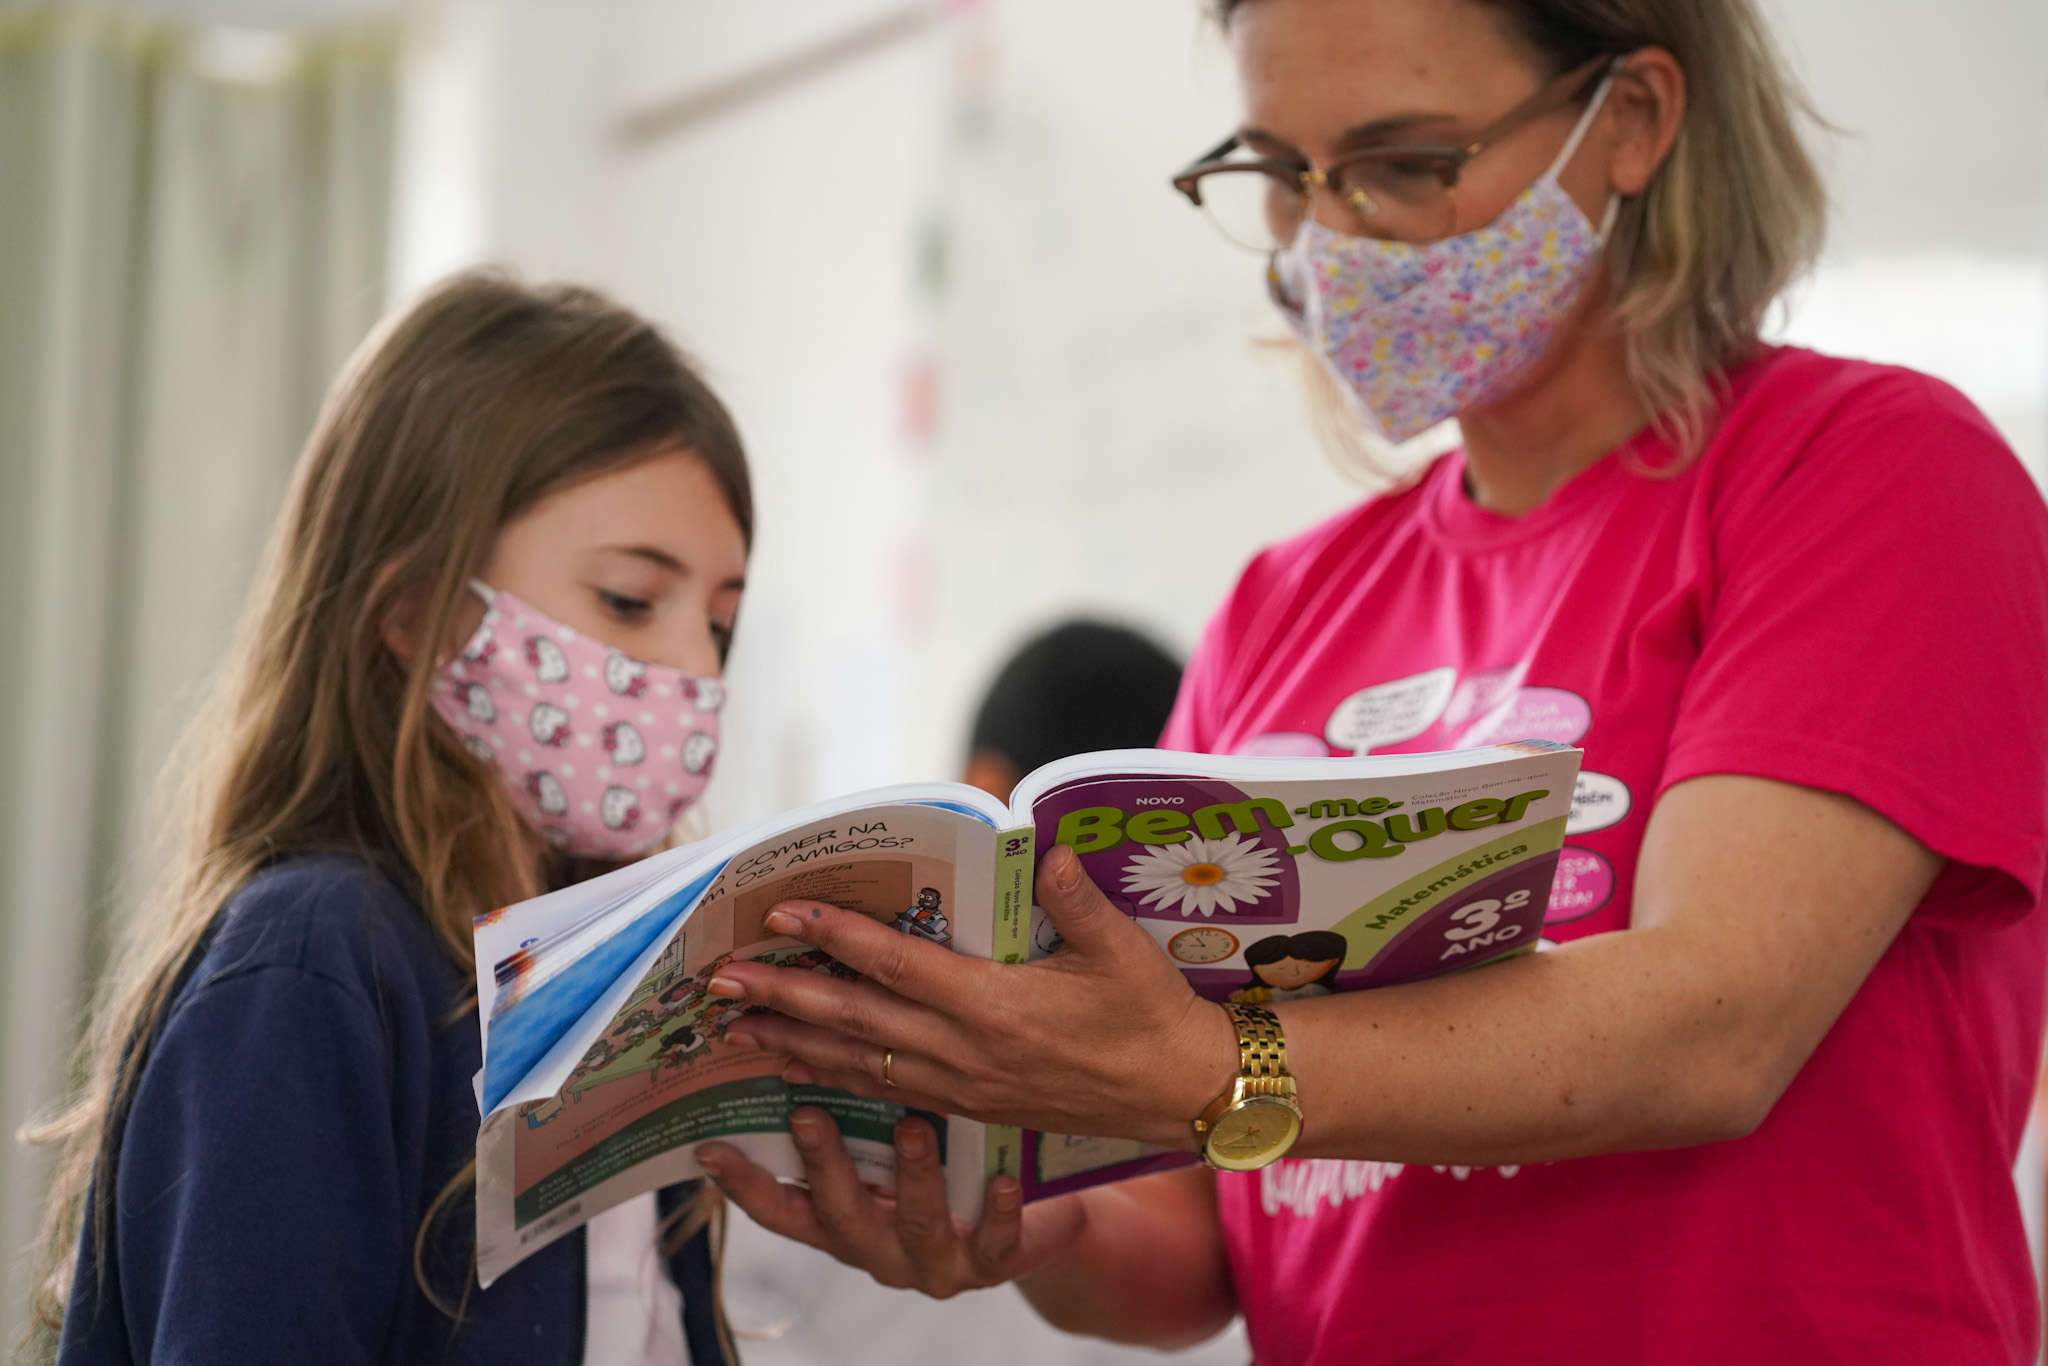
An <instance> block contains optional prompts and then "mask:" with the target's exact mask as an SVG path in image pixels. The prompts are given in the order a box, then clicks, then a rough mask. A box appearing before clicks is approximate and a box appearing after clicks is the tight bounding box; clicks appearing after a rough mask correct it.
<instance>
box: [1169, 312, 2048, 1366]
mask: <svg viewBox="0 0 2048 1366" xmlns="http://www.w3.org/2000/svg"><path fill="white" fill-rule="evenodd" d="M1731 378H1732V382H1733V387H1734V392H1733V397H1732V400H1731V406H1730V408H1729V410H1728V413H1727V416H1726V419H1725V420H1724V421H1723V423H1722V424H1721V426H1720V427H1719V429H1718V431H1717V432H1716V434H1715V436H1714V438H1713V440H1712V442H1711V444H1710V445H1709V446H1708V448H1707V449H1706V451H1705V452H1704V453H1703V454H1702V455H1701V457H1700V458H1699V459H1698V461H1697V462H1696V463H1694V464H1693V465H1692V466H1691V467H1689V468H1688V469H1687V470H1685V472H1684V473H1682V474H1680V475H1678V476H1677V477H1675V478H1655V477H1648V476H1645V475H1643V474H1639V473H1634V472H1632V470H1631V468H1630V466H1628V465H1625V464H1624V463H1623V461H1621V460H1618V459H1616V458H1613V457H1609V458H1607V459H1605V460H1603V461H1601V462H1600V463H1599V464H1597V465H1595V466H1593V467H1592V468H1591V469H1589V470H1587V471H1586V472H1585V473H1583V474H1581V475H1580V476H1579V477H1578V478H1576V479H1574V480H1573V481H1572V482H1571V483H1570V484H1568V485H1566V486H1565V487H1564V488H1563V489H1561V490H1560V491H1559V492H1558V493H1557V494H1556V496H1555V497H1553V498H1552V499H1551V500H1550V501H1549V502H1547V503H1545V504H1544V505H1543V506H1542V507H1540V508H1538V509H1536V510H1535V511H1534V512H1531V513H1530V514H1528V515H1527V516H1525V517H1521V518H1515V519H1510V518H1505V517H1499V516H1495V515H1493V514H1491V513H1488V512H1486V511H1483V510H1481V509H1479V508H1477V507H1475V506H1474V505H1473V504H1472V503H1471V502H1470V501H1469V500H1468V499H1467V498H1466V497H1465V495H1464V492H1463V481H1462V473H1463V460H1462V458H1461V457H1460V456H1459V455H1456V454H1453V455H1449V456H1446V457H1444V458H1443V459H1441V460H1440V461H1438V462H1437V464H1436V466H1435V467H1434V468H1433V469H1432V470H1431V471H1430V472H1429V473H1428V475H1427V477H1425V478H1424V479H1423V481H1422V482H1421V483H1420V484H1418V485H1417V486H1415V487H1413V488H1411V489H1409V490H1407V491H1405V492H1402V493H1399V494H1396V495H1392V496H1388V497H1383V498H1379V499H1375V500H1373V501H1369V502H1367V503H1364V504H1362V505H1361V506H1359V507H1356V508H1353V509H1352V510H1350V511H1348V512H1346V513H1344V514H1342V515H1341V516H1338V517H1336V518H1334V519H1332V520H1330V521H1328V522H1326V523H1324V524H1323V525H1321V526H1319V527H1316V528H1314V529H1313V530H1311V531H1309V532H1307V533H1305V534H1303V535H1301V536H1298V537H1296V538H1294V539H1293V540H1291V541H1288V542H1285V543H1283V544H1281V545H1279V546H1276V547H1274V548H1272V549H1270V550H1268V551H1266V552H1265V553H1263V554H1261V555H1260V556H1259V557H1258V558H1257V559H1255V560H1254V561H1253V562H1252V564H1251V566H1250V567H1249V568H1248V569H1247V570H1246V572H1245V575H1244V577H1243V579H1242V581H1241V582H1240V583H1239V585H1238V587H1237V589H1236V591H1235V592H1234V593H1233V595H1232V596H1231V598H1230V600H1229V601H1228V602H1227V603H1226V604H1225V605H1224V607H1223V609H1222V611H1221V612H1219V613H1218V614H1217V616H1216V618H1215V620H1214V621H1213V622H1212V623H1211V625H1210V627H1209V630H1208V632H1207V634H1206V636H1205V637H1204V639H1203V642H1202V645H1201V648H1200V650H1199V651H1198V652H1197V655H1196V658H1195V660H1194V662H1193V663H1192V664H1191V666H1190V668H1189V671H1188V677H1187V680H1186V683H1185V684H1184V686H1183V689H1182V693H1181V699H1180V704H1179V707H1178V709H1177V710H1176V711H1175V714H1174V717H1173V720H1172V721H1171V722H1170V723H1169V725H1168V727H1167V732H1166V736H1165V739H1164V741H1163V743H1164V744H1167V745H1169V746H1172V747H1176V748H1181V749H1189V750H1197V751H1204V752H1212V753H1225V754H1228V753H1300V754H1326V753H1331V752H1336V753H1350V752H1363V751H1365V750H1368V749H1370V750H1374V751H1403V750H1425V749H1443V748H1452V747H1457V746H1460V745H1470V744H1477V743H1483V742H1486V741H1489V740H1492V739H1507V738H1515V737H1519V736H1529V735H1535V736H1542V737H1545V738H1548V739H1553V740H1559V741H1568V742H1575V743H1578V744H1580V745H1582V746H1583V747H1584V749H1585V752H1586V758H1585V767H1586V770H1587V772H1586V776H1585V778H1584V779H1583V781H1582V782H1581V785H1580V788H1579V791H1578V793H1577V798H1576V801H1575V808H1574V816H1573V819H1572V826H1571V829H1570V831H1569V833H1568V834H1567V837H1566V844H1567V847H1566V849H1565V853H1564V858H1563V861H1562V863H1561V865H1560V869H1559V874H1558V880H1557V883H1556V886H1555V890H1554V892H1553V896H1552V901H1551V915H1550V922H1549V925H1548V927H1547V929H1546V933H1547V935H1548V936H1549V937H1550V938H1552V939H1556V940H1560V941H1562V940H1569V939H1575V938H1578V937H1580V936H1582V935H1588V934H1601V933H1607V932H1610V931H1615V930H1621V929H1624V928H1626V927H1627V925H1628V923H1629V901H1630V891H1631V886H1632V882H1633V879H1634V876H1635V869H1636V856H1637V849H1638V846H1639V845H1640V843H1641V840H1642V834H1643V828H1644V822H1645V821H1646V819H1647V818H1648V815H1649V813H1650V810H1651V808H1652V807H1653V806H1655V805H1656V802H1657V799H1658V797H1659V796H1660V795H1661V794H1662V793H1663V791H1664V790H1665V789H1666V788H1667V787H1669V786H1671V785H1672V784H1673V783H1676V782H1680V781H1682V780H1684V779H1687V778H1692V777H1697V776H1700V775H1702V774H1711V773H1740V774H1753V775H1756V776H1760V777H1766V778H1775V779H1778V780H1780V781H1783V782H1790V783H1799V784H1802V785H1805V786H1808V787H1815V788H1822V789H1826V790H1829V791H1834V792H1842V793H1847V794H1848V795H1850V796H1852V797H1854V798H1856V799H1857V800H1859V801H1861V802H1863V803H1864V804H1866V805H1868V806H1870V807H1872V808H1874V809H1875V810H1877V811H1879V812H1881V813H1883V814H1884V815H1885V816H1887V817H1889V818H1890V819H1892V820H1893V821H1895V822H1897V823H1898V824H1899V825H1900V826H1902V827H1904V828H1905V829H1906V830H1907V831H1909V832H1910V833H1912V834H1913V835H1914V836H1915V837H1916V838H1918V839H1920V840H1921V841H1922V842H1924V843H1925V844H1927V845H1928V846H1929V847H1931V848H1933V849H1934V850H1936V851H1937V852H1939V853H1941V854H1943V855H1945V856H1947V858H1948V859H1949V860H1950V862H1949V863H1948V864H1947V865H1945V867H1944V870H1943V872H1942V873H1941V875H1940V876H1939V878H1938V880H1937V881H1936V883H1935V886H1934V888H1933V890H1932V891H1930V892H1929V894H1928V896H1927V899H1926V900H1925V901H1924V902H1923V903H1922V904H1921V906H1920V907H1919V909H1918V910H1917V911H1916V913H1915V914H1914V915H1913V917H1912V919H1911V920H1910V921H1909V922H1908V924H1907V926H1906V928H1905V930H1904V932H1903V933H1901V934H1900V936H1899V938H1898V940H1897V942H1895V943H1894V944H1893V945H1892V947H1891V948H1890V950H1889V951H1887V952H1886V953H1885V955H1884V957H1883V958H1882V959H1881V960H1880V961H1879V963H1878V965H1877V967H1876V969H1875V971H1873V972H1872V973H1871V975H1870V978H1869V980H1868V981H1867V982H1865V984H1864V985H1863V988H1862V989H1861V990H1860V991H1859V992H1858V993H1857V994H1856V996H1855V998H1854V999H1853V1000H1852V1001H1851V1002H1850V1003H1849V1006H1848V1009H1847V1010H1846V1011H1844V1012H1843V1015H1842V1017H1841V1019H1840V1020H1839V1021H1838V1022H1837V1023H1836V1025H1835V1027H1834V1028H1833V1030H1832V1031H1830V1032H1829V1034H1828V1035H1827V1037H1826V1038H1825V1039H1824V1040H1823V1041H1822V1043H1821V1045H1820V1047H1819V1049H1818V1050H1817V1051H1816V1052H1815V1053H1814V1055H1813V1057H1812V1059H1811V1060H1810V1061H1809V1062H1808V1063H1807V1064H1806V1066H1805V1068H1804V1069H1803V1070H1802V1071H1801V1072H1800V1074H1799V1076H1798V1077H1797V1078H1796V1079H1795V1080H1794V1081H1793V1083H1792V1085H1791V1088H1790V1089H1789V1090H1788V1091H1787V1092H1786V1093H1785V1096H1784V1098H1783V1099H1782V1100H1780V1101H1779V1102H1778V1105H1777V1107H1776V1108H1775V1109H1774V1110H1773V1111H1772V1112H1771V1114H1770V1116H1769V1118H1767V1119H1766V1120H1765V1121H1764V1123H1763V1125H1762V1126H1761V1127H1760V1128H1759V1129H1758V1130H1757V1131H1756V1132H1755V1133H1754V1134H1752V1135H1750V1136H1749V1137H1747V1138H1743V1139H1738V1140H1735V1141H1733V1142H1727V1143H1717V1144H1711V1145H1708V1146H1704V1147H1697V1148H1690V1149H1684V1150H1680V1151H1672V1152H1650V1153H1632V1154H1623V1155H1617V1156H1608V1157H1588V1158H1580V1159H1576V1160H1572V1161H1564V1162H1552V1163H1544V1164H1540V1165H1531V1166H1523V1167H1520V1168H1514V1167H1500V1168H1491V1169H1472V1170H1468V1169H1463V1168H1457V1167H1451V1168H1441V1167H1439V1168H1431V1167H1419V1166H1409V1167H1405V1168H1404V1167H1400V1166H1398V1165H1395V1164H1382V1163H1374V1162H1335V1161H1320V1160H1316V1161H1294V1160H1289V1161H1283V1162H1280V1163H1277V1164H1275V1165H1274V1166H1272V1167H1270V1168H1268V1169H1266V1170H1265V1171H1263V1172H1256V1173H1249V1174H1245V1175H1241V1176H1232V1175H1222V1176H1220V1177H1219V1190H1220V1199H1221V1209H1222V1218H1223V1224H1224V1228H1225V1231H1226V1233H1227V1235H1228V1244H1229V1247H1230V1257H1231V1266H1232V1271H1233V1274H1234V1276H1235V1280H1236V1285H1237V1293H1238V1297H1239V1302H1240V1304H1241V1306H1242V1308H1243V1310H1244V1313H1245V1316H1246V1319H1247V1321H1248V1324H1249V1327H1250V1331H1251V1339H1252V1342H1253V1344H1254V1346H1255V1348H1256V1351H1257V1360H1258V1362H1259V1363H1260V1364H1261V1366H1294V1363H1304V1362H1315V1363H1331V1364H1332V1366H1334V1364H1335V1363H1345V1366H1353V1364H1354V1363H1371V1362H1418V1363H1420V1362H1429V1363H1444V1362H1480V1363H1489V1364H1490V1363H1499V1362H1515V1363H1544V1362H1557V1363H1566V1362H1569V1363H1572V1364H1573V1366H1582V1364H1583V1363H1587V1362H1602V1363H1604V1362H1624V1361H1625V1362H1657V1363H1681V1362H1683V1363H1695V1362H1696V1363H1700V1364H1701V1366H1708V1364H1709V1363H1711V1366H1726V1363H1729V1362H1757V1361H1763V1362H1781V1361H1782V1362H1799V1363H1814V1362H1857V1363H1872V1362H1900V1363H1905V1362H1913V1363H1924V1362H1935V1361H1939V1362H1944V1363H1947V1362H2032V1361H2033V1360H2034V1344H2035V1339H2036V1336H2037V1327H2036V1325H2037V1321H2038V1319H2037V1311H2036V1307H2035V1290H2034V1280H2033V1274H2032V1271H2031V1270H2030V1267H2029V1262H2028V1256H2027V1248H2026V1243H2025V1239H2024V1236H2023V1234H2022V1230H2021V1225H2020V1214H2019V1208H2018V1204H2017V1201H2016V1199H2015V1196H2014V1192H2013V1186H2012V1180H2011V1176H2010V1170H2011V1166H2012V1162H2013V1159H2014V1155H2015V1152H2016V1150H2017V1148H2018V1145H2019V1140H2020V1133H2021V1130H2022V1127H2023V1125H2024V1123H2025V1118H2026V1112H2027V1104H2028V1100H2029V1097H2030V1095H2031V1094H2032V1089H2033V1082H2034V1077H2035V1072H2036V1067H2037V1063H2038V1059H2039V1056H2040V1046H2041V1035H2042V1019H2043V1004H2044V1003H2043V987H2044V980H2048V917H2044V916H2041V915H2034V914H2030V912H2032V911H2033V909H2034V906H2035V903H2036V901H2037V900H2038V898H2039V896H2040V891H2041V888H2042V884H2043V874H2044V866H2048V513H2044V509H2043V506H2042V502H2041V499H2040V497H2039V495H2037V494H2036V492H2035V490H2034V487H2033V485H2032V484H2031V483H2030V482H2029V481H2028V479H2027V477H2026V475H2025V473H2024V472H2023V471H2022V470H2021V468H2020V467H2019V465H2018V463H2017V462H2016V461H2015V460H2014V458H2013V456H2012V454H2011V452H2010V451H2008V450H2007V448H2006V447H2005V445H2004V443H2003V442H2001V441H2000V440H1999V438H1998V437H1997V435H1996V434H1995V433H1994V432H1993V431H1992V429H1991V428H1990V427H1989V426H1988V425H1987V424H1986V423H1985V422H1984V420H1983V418H1982V417H1980V416H1979V415H1978V414H1977V412H1976V411H1975V410H1974V409H1973V408H1971V407H1970V405H1969V404H1968V403H1967V402H1966V401H1965V400H1964V399H1963V398H1962V397H1961V396H1960V395H1958V394H1956V393H1955V392H1954V391H1953V390H1951V389H1949V388H1947V387H1946V386H1944V385H1942V384H1940V383H1938V382H1936V381H1933V380H1930V379H1927V378H1925V377H1924V376H1920V375H1916V374H1913V373H1910V372H1908V371H1903V370H1896V369H1888V368H1882V367H1877V366H1872V365H1865V364H1861V363H1855V362H1849V361H1841V360H1834V359H1830V358H1827V357H1823V356H1818V355H1814V354H1812V353H1810V352H1804V351H1797V350H1774V351H1768V352H1766V353H1765V354H1763V355H1762V356H1761V357H1759V358H1758V359H1757V360H1755V361H1754V362H1752V363H1750V364H1749V365H1747V366H1745V367H1743V368H1742V369H1741V370H1739V371H1738V372H1736V373H1735V374H1734V375H1733V376H1732V377H1731ZM1626 453H1627V454H1629V455H1630V456H1631V457H1632V463H1636V464H1647V465H1652V466H1654V465H1656V464H1657V463H1658V462H1659V461H1662V460H1664V459H1667V458H1668V456H1667V453H1666V451H1665V449H1664V448H1663V447H1662V446H1661V445H1660V444H1659V443H1658V442H1657V441H1656V440H1655V439H1654V438H1652V437H1649V436H1643V437H1639V438H1637V440H1636V441H1635V442H1633V443H1631V447H1630V448H1629V450H1628V451H1627V452H1626ZM1756 894H1757V895H1758V896H1765V897H1767V896H1769V895H1770V888H1768V887H1759V888H1757V889H1756ZM1308 1122H1309V1123H1310V1124H1311V1125H1313V1124H1314V1122H1315V1116H1314V1115H1310V1116H1309V1117H1308Z"/></svg>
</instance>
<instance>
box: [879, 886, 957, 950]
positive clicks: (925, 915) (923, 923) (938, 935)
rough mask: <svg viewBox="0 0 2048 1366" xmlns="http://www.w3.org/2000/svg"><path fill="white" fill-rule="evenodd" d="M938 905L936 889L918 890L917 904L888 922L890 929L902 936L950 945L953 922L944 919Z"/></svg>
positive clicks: (944, 915) (943, 913)
mask: <svg viewBox="0 0 2048 1366" xmlns="http://www.w3.org/2000/svg"><path fill="white" fill-rule="evenodd" d="M939 903H940V898H939V889H938V888H936V887H925V888H921V889H919V891H918V894H917V904H916V905H915V906H911V907H909V908H907V909H906V910H904V911H903V912H902V913H901V914H899V915H898V916H897V917H896V918H895V919H894V920H892V921H890V922H889V925H890V928H891V929H895V930H900V931H902V932H903V933H904V934H914V935H916V936H917V937H918V938H919V939H924V940H929V941H930V942H931V943H934V944H950V943H952V942H953V922H952V921H950V920H948V919H947V918H946V912H945V911H944V910H943V909H942V908H941V906H940V904H939Z"/></svg>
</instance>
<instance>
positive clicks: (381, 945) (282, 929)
mask: <svg viewBox="0 0 2048 1366" xmlns="http://www.w3.org/2000/svg"><path fill="white" fill-rule="evenodd" d="M264 973H283V974H289V975H296V976H301V977H309V978H317V979H321V980H323V981H325V982H327V983H329V984H330V985H332V986H334V987H336V988H339V989H340V990H342V991H344V992H347V993H349V994H352V995H357V996H360V997H363V998H364V999H371V1000H383V999H385V998H387V997H389V996H390V995H392V994H393V993H394V992H395V993H397V994H399V995H402V996H418V997H421V998H423V999H424V998H441V997H445V996H446V995H447V994H448V992H449V990H450V989H451V987H452V986H453V985H454V984H455V982H456V981H457V979H458V978H459V976H460V974H459V971H458V969H457V968H456V966H455V964H454V963H452V962H451V961H449V959H448V956H447V955H446V954H445V953H444V952H442V950H441V949H440V947H439V946H438V945H437V944H436V943H435V942H434V938H433V936H432V934H431V932H430V931H429V930H428V927H427V923H426V918H425V916H424V915H423V914H422V913H421V910H420V908H419V905H418V903H417V902H416V901H415V900H414V899H413V897H412V895H411V894H410V893H409V892H408V891H407V890H406V889H405V888H404V887H403V886H401V885H400V883H399V882H398V880H397V879H396V878H395V877H394V876H392V875H391V874H390V873H389V872H387V871H386V870H384V869H381V868H378V867H377V866H375V865H374V864H371V863H369V862H367V861H365V860H363V859H361V858H358V857H355V856H353V855H350V854H342V853H306V854H299V855H295V856H292V857H288V858H284V859H280V860H278V861H277V862H275V863H272V864H271V865H270V866H268V867H266V868H264V869H262V870H261V871H259V872H257V873H256V874H255V875H254V876H252V877H251V878H249V880H248V881H246V882H245V883H243V884H242V886H241V887H239V888H238V889H236V891H235V892H234V893H233V894H232V895H231V896H230V897H229V898H228V900H227V903H226V904H225V905H224V906H223V907H222V908H221V912H220V916H219V919H218V920H217V921H216V923H215V926H214V929H213V933H212V936H211V938H210V941H209V942H208V944H207V947H206V950H205V952H204V954H203V955H202V957H201V958H200V961H199V963H198V964H197V966H196V967H195V969H194V971H193V973H192V976H191V988H190V989H191V991H194V992H203V991H213V990H217V989H219V988H221V987H224V986H226V985H227V984H229V983H231V982H233V981H235V980H236V979H238V978H243V977H248V976H251V975H255V974H264Z"/></svg>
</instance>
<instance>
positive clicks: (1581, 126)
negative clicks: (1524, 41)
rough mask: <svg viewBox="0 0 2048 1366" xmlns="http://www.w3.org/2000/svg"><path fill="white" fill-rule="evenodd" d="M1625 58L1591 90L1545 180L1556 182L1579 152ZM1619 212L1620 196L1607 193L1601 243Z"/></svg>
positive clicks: (1619, 60)
mask: <svg viewBox="0 0 2048 1366" xmlns="http://www.w3.org/2000/svg"><path fill="white" fill-rule="evenodd" d="M1626 60H1627V58H1625V57H1616V58H1615V59H1614V64H1613V65H1612V66H1610V67H1608V68H1607V74H1606V75H1605V76H1602V77H1601V78H1600V84H1599V85H1598V86H1596V87H1595V88H1594V90H1593V98H1592V99H1591V100H1589V101H1587V103H1586V112H1585V113H1583V114H1581V115H1579V121H1578V122H1577V123H1576V124H1574V125H1573V126H1572V135H1571V136H1570V137H1568V138H1566V139H1565V140H1564V147H1563V149H1562V150H1560V151H1559V152H1558V154H1557V160H1555V161H1553V162H1551V163H1550V169H1549V170H1547V171H1545V172H1544V173H1543V175H1544V178H1545V179H1547V180H1556V179H1557V177H1558V173H1559V172H1560V171H1562V170H1564V168H1565V167H1567V166H1569V165H1571V160H1572V154H1573V153H1574V152H1576V151H1578V150H1579V143H1580V142H1581V141H1583V140H1584V139H1585V136H1586V130H1587V129H1588V128H1591V127H1592V126H1593V116H1594V115H1596V114H1598V113H1599V112H1600V106H1601V105H1602V104H1603V103H1605V102H1606V100H1607V91H1608V88H1609V87H1611V86H1612V85H1613V84H1614V78H1615V77H1616V76H1617V75H1619V74H1620V72H1621V67H1622V63H1623V62H1624V61H1626ZM1620 212H1621V196H1620V195H1618V194H1615V193H1613V192H1612V191H1609V192H1608V195H1607V209H1606V212H1604V213H1602V214H1601V215H1600V229H1599V237H1600V240H1601V241H1602V242H1605V241H1606V240H1607V234H1608V233H1610V232H1612V231H1613V230H1614V219H1615V216H1616V215H1617V214H1619V213H1620Z"/></svg>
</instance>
